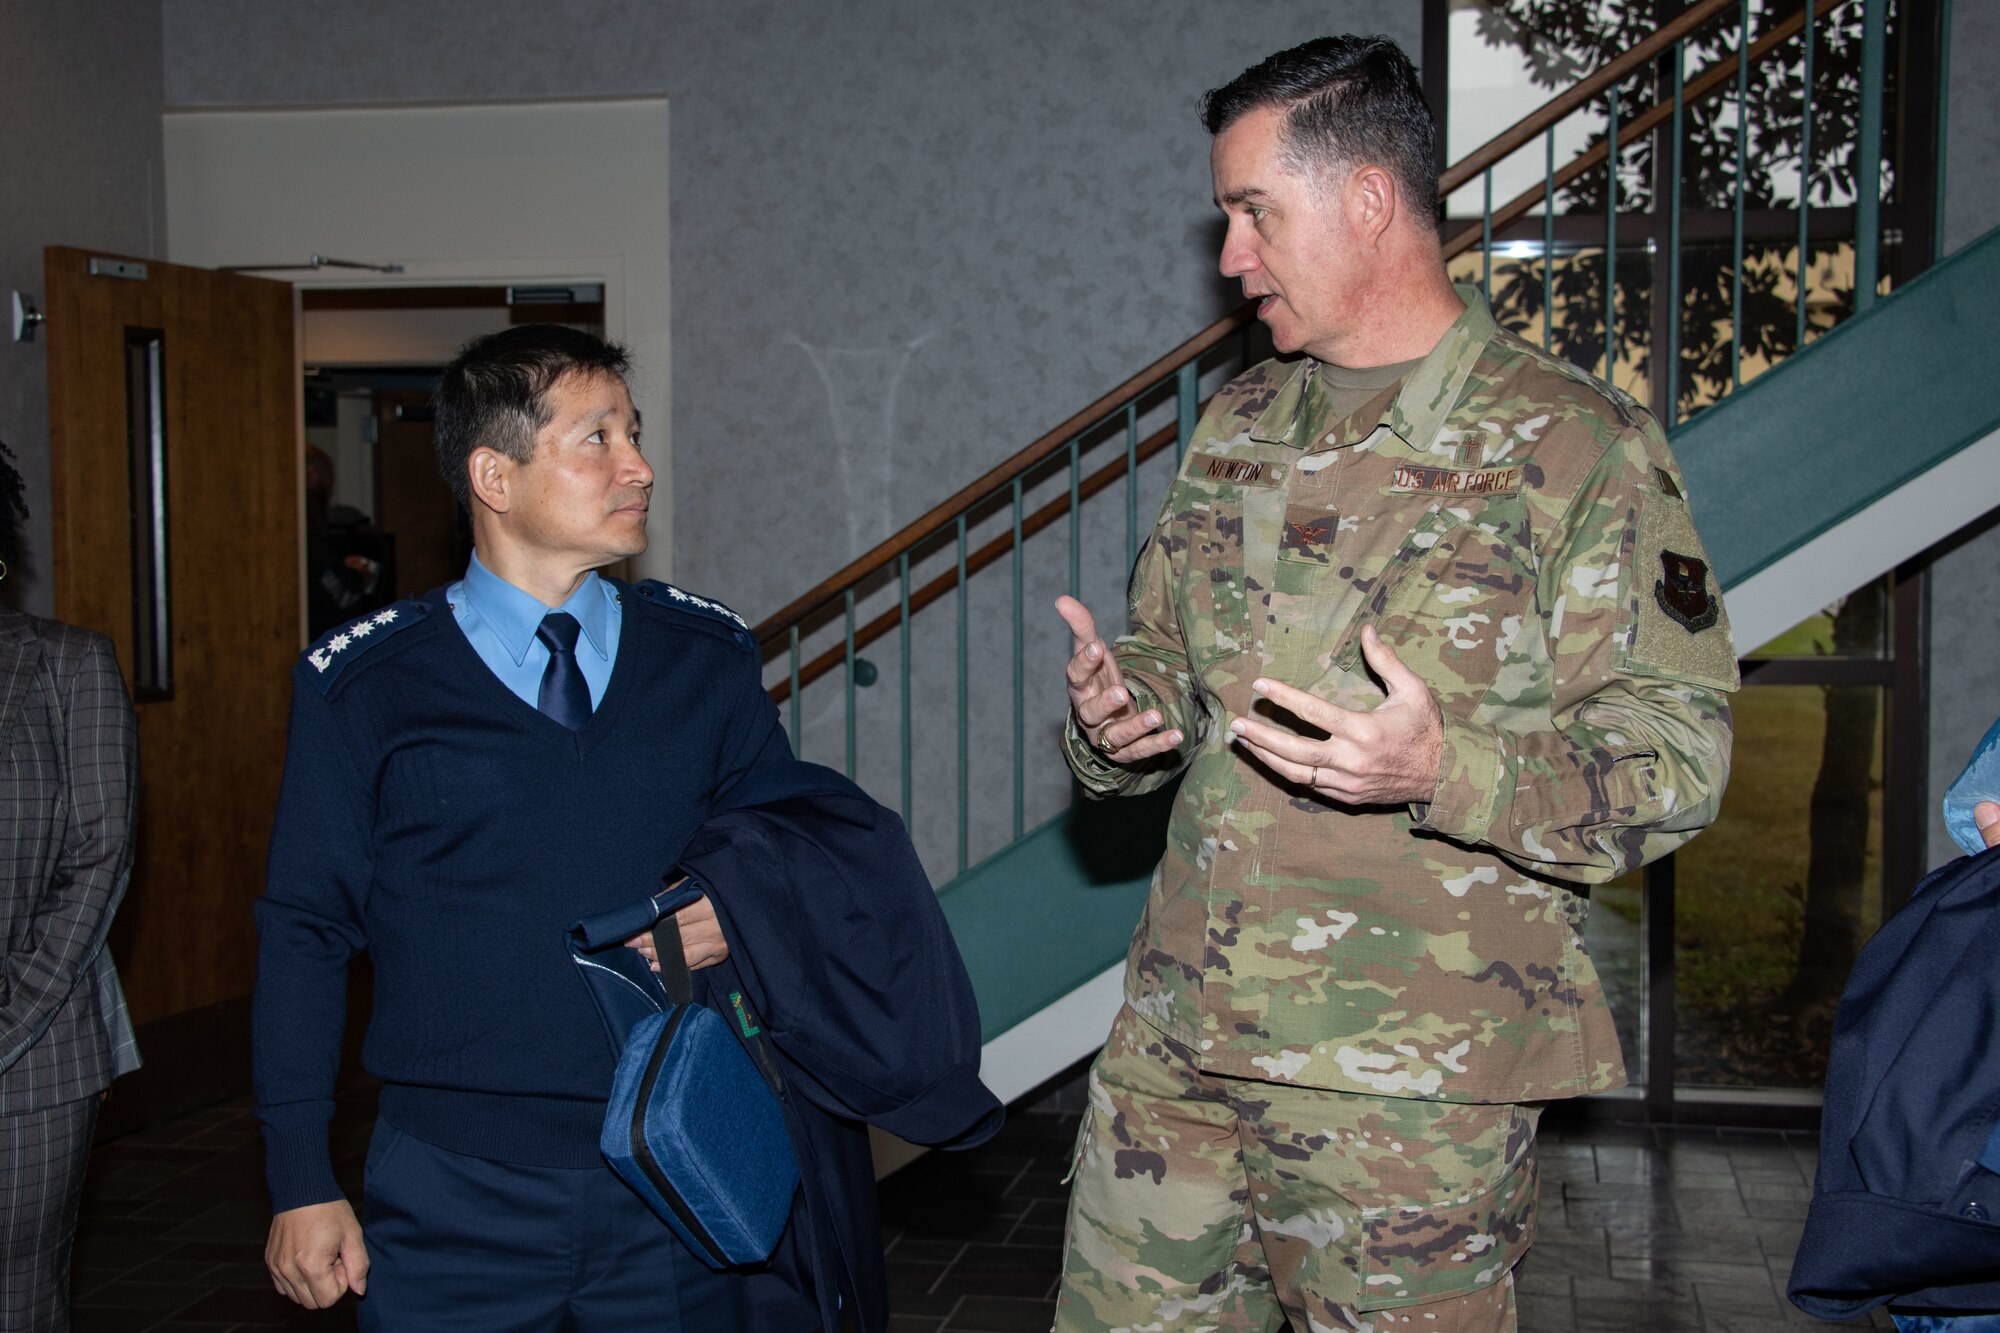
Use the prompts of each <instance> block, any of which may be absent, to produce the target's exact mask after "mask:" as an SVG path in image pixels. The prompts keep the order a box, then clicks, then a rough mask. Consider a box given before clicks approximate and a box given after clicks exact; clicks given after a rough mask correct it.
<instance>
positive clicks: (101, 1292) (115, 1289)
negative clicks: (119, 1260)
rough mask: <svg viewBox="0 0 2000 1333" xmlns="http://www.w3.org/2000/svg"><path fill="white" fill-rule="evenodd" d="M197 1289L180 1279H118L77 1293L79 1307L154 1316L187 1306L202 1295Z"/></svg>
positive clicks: (168, 1313) (162, 1316) (157, 1316)
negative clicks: (141, 1280) (144, 1280)
mask: <svg viewBox="0 0 2000 1333" xmlns="http://www.w3.org/2000/svg"><path fill="white" fill-rule="evenodd" d="M201 1295H202V1293H201V1291H200V1289H199V1288H196V1287H190V1286H187V1285H186V1284H184V1283H179V1282H133V1281H130V1280H127V1279H123V1278H120V1279H118V1280H116V1281H112V1282H107V1283H105V1284H103V1285H102V1286H100V1287H98V1288H96V1289H95V1290H93V1291H91V1292H90V1293H89V1294H87V1295H83V1296H76V1297H75V1298H74V1299H75V1303H76V1305H77V1306H78V1307H79V1308H82V1307H85V1306H88V1307H90V1308H91V1309H94V1310H151V1311H152V1312H153V1314H154V1317H155V1318H164V1317H165V1316H167V1315H170V1314H174V1313H177V1312H178V1311H181V1310H184V1309H186V1308H187V1307H188V1306H190V1305H192V1304H194V1303H195V1301H197V1300H199V1299H200V1298H201Z"/></svg>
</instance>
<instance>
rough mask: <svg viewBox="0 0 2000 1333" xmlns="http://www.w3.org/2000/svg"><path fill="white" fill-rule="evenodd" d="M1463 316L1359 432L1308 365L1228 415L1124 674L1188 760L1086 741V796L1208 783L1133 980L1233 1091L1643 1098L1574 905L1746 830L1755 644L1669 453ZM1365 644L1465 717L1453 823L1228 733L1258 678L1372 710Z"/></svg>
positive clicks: (1450, 782)
mask: <svg viewBox="0 0 2000 1333" xmlns="http://www.w3.org/2000/svg"><path fill="white" fill-rule="evenodd" d="M1461 291H1462V293H1463V294H1465V295H1466V296H1467V297H1468V308H1467V310H1466V312H1465V313H1464V314H1463V315H1462V316H1461V317H1460V318H1459V320H1458V321H1457V322H1456V323H1455V324H1454V325H1453V326H1452V328H1451V330H1450V332H1449V333H1447V334H1446V336H1445V337H1444V339H1443V341H1442V342H1441V343H1440V344H1439V345H1438V346H1437V347H1436V348H1435V349H1434V350H1433V351H1432V352H1431V353H1430V355H1429V356H1428V357H1427V358H1426V359H1425V360H1424V361H1423V362H1422V363H1421V364H1420V365H1419V366H1418V367H1417V368H1416V369H1415V370H1414V371H1412V372H1411V373H1410V375H1409V376H1408V377H1406V378H1405V379H1404V380H1403V381H1402V382H1401V383H1400V384H1399V385H1396V386H1392V387H1391V388H1389V389H1385V390H1384V391H1383V392H1382V394H1381V395H1380V397H1379V398H1378V399H1377V400H1376V401H1374V402H1372V403H1370V404H1369V405H1368V406H1366V407H1364V408H1362V409H1361V410H1360V411H1358V412H1356V413H1355V414H1354V415H1353V416H1351V417H1349V418H1347V419H1346V420H1343V421H1329V420H1326V419H1325V412H1324V410H1323V409H1322V408H1321V407H1320V404H1321V403H1322V402H1323V399H1322V398H1321V395H1320V393H1319V392H1318V390H1317V389H1316V387H1315V383H1314V381H1315V363H1314V362H1313V361H1312V360H1310V359H1309V358H1308V359H1302V360H1300V361H1298V362H1296V363H1292V364H1286V363H1282V362H1277V361H1267V362H1264V363H1263V364H1261V365H1258V366H1256V367H1254V368H1252V369H1251V370H1249V371H1248V372H1246V373H1245V374H1243V375H1241V376H1239V377H1238V378H1237V379H1236V380H1235V381H1233V382H1232V383H1230V384H1229V385H1228V386H1226V387H1225V388H1224V389H1222V390H1221V392H1219V393H1218V394H1217V395H1216V397H1215V399H1214V401H1213V403H1212V404H1211V405H1210V407H1209V410H1208V413H1207V415H1206V416H1205V417H1204V418H1203V420H1202V422H1201V425H1200V427H1199V428H1198V430H1197V432H1196V434H1195V437H1194V439H1193V440H1192V442H1191V443H1190V447H1189V450H1188V453H1187V458H1186V461H1185V463H1184V465H1183V466H1182V468H1181V472H1180V475H1179V477H1178V478H1177V479H1176V481H1175V483H1174V486H1173V489H1172V491H1171V492H1170V494H1169V495H1168V497H1167V501H1166V504H1165V506H1164V507H1163V508H1162V510H1161V513H1160V518H1159V523H1158V525H1157V527H1156V528H1155V529H1154V531H1153V533H1152V535H1151V537H1150V538H1149V540H1148V541H1147V543H1146V545H1145V546H1144V548H1143V549H1142V551H1141V553H1140V556H1139V560H1138V564H1137V566H1136V568H1135V569H1134V571H1133V578H1132V584H1131V589H1130V603H1131V605H1130V611H1131V616H1132V629H1131V633H1129V634H1128V635H1126V636H1125V637H1123V638H1120V639H1119V640H1118V641H1117V644H1116V646H1115V649H1114V652H1115V655H1116V658H1117V661H1118V663H1119V666H1120V667H1121V669H1122V670H1123V671H1124V673H1125V679H1126V681H1127V682H1128V683H1129V684H1130V685H1131V686H1132V688H1133V693H1134V696H1135V699H1136V701H1137V702H1138V703H1139V704H1140V705H1141V706H1152V707H1157V708H1158V709H1159V710H1160V712H1161V714H1162V716H1163V717H1164V718H1165V723H1166V726H1168V727H1177V728H1180V729H1181V730H1182V732H1183V733H1184V734H1185V736H1186V738H1187V739H1186V740H1185V741H1184V742H1183V744H1182V746H1181V747H1180V748H1179V749H1178V750H1177V751H1176V752H1174V753H1173V754H1171V755H1163V756H1160V757H1159V758H1157V759H1155V760H1153V761H1151V762H1150V763H1143V762H1142V763H1140V764H1138V765H1134V766H1132V767H1129V768H1128V767H1123V766H1119V765H1115V764H1112V763H1111V762H1109V761H1108V760H1106V759H1105V758H1103V756H1101V755H1099V754H1097V753H1096V752H1095V751H1093V750H1092V749H1091V748H1090V747H1089V745H1088V744H1087V743H1086V742H1085V741H1084V739H1083V738H1082V736H1081V735H1079V734H1078V732H1077V729H1076V725H1075V722H1074V719H1072V721H1071V723H1070V725H1069V728H1068V730H1067V732H1066V735H1065V740H1064V749H1065V753H1066V755H1067V757H1068V760H1069V763H1070V766H1071V768H1072V769H1073V770H1074V771H1075V773H1076V775H1077V777H1078V778H1079V779H1080V780H1081V781H1082V783H1083V785H1084V787H1085V788H1086V789H1087V790H1088V791H1089V792H1091V793H1093V794H1095V795H1100V796H1102V795H1112V794H1118V793H1132V792H1142V791H1147V790H1151V789H1154V788H1157V787H1160V786H1163V785H1165V784H1167V783H1169V782H1171V781H1172V780H1173V779H1174V778H1175V777H1176V776H1178V775H1179V774H1181V773H1182V772H1183V771H1185V773H1186V779H1185V781H1184V782H1183V783H1182V785H1181V788H1180V793H1179V796H1178V799H1177V801H1176V803H1175V806H1174V811H1173V816H1172V821H1171V823H1170V825H1169V829H1168V834H1167V848H1166V853H1165V855H1164V856H1163V857H1162V859H1161V861H1160V864H1159V867H1158V868H1157V869H1156V871H1155V872H1154V877H1153V885H1152V889H1151V892H1150V895H1149V897H1148V900H1147V904H1146V911H1145V915H1144V916H1143V918H1142V919H1141V920H1140V923H1139V926H1138V929H1137V931H1136V933H1135V934H1134V936H1133V940H1132V947H1131V953H1130V957H1129V960H1128V966H1127V970H1126V981H1125V987H1126V999H1127V1000H1128V1001H1129V1002H1130V1003H1131V1004H1132V1006H1133V1007H1134V1008H1135V1009H1136V1010H1137V1012H1138V1013H1139V1014H1141V1015H1142V1016H1143V1017H1145V1018H1147V1019H1148V1020H1150V1021H1151V1022H1152V1023H1153V1024H1154V1025H1155V1026H1157V1027H1158V1028H1159V1029H1160V1030H1161V1031H1163V1032H1164V1033H1165V1034H1166V1035H1167V1036H1169V1037H1172V1038H1174V1039H1175V1040H1177V1041H1179V1042H1181V1043H1183V1044H1185V1045H1186V1046H1188V1047H1189V1048H1190V1049H1191V1050H1193V1051H1195V1052H1196V1053H1197V1057H1198V1058H1199V1059H1200V1060H1201V1061H1202V1062H1203V1067H1204V1068H1205V1069H1206V1070H1207V1071H1208V1072H1210V1073H1215V1074H1222V1075H1230V1076H1238V1077H1244V1078H1253V1079H1267V1080H1272V1079H1283V1080H1287V1081H1290V1082H1293V1083H1297V1084H1301V1085H1305V1086H1311V1087H1320V1088H1330V1089H1335V1090H1339V1091H1344V1092H1355V1093H1363V1094H1373V1095H1378V1096H1380V1095H1388V1096H1412V1097H1436V1098H1441V1099H1445V1100H1451V1101H1480V1102H1514V1101H1530V1100H1539V1099H1543V1098H1551V1097H1566V1096H1574V1095H1577V1094H1581V1093H1585V1092H1595V1091H1599V1090H1602V1089H1606V1088H1613V1087H1617V1086H1619V1085H1621V1084H1622V1083H1623V1082H1624V1081H1625V1071H1624V1064H1623V1061H1622V1059H1621V1057H1620V1053H1619V1048H1618V1038H1617V1034H1616V1032H1615V1031H1614V1029H1613V1027H1612V1022H1611V1015H1610V1011H1609V1008H1608V1007H1607V1005H1606V1002H1605V998H1604V992H1603V988H1602V986H1601V984H1600V983H1599V980H1598V977H1597V972H1596V969H1595V968H1594V967H1593V965H1592V963H1591V960H1590V958H1589V956H1588V954H1587V953H1586V952H1585V949H1584V945H1583V939H1582V931H1583V924H1584V917H1585V914H1586V912H1587V910H1588V907H1589V903H1588V901H1587V900H1586V899H1585V898H1583V897H1582V896H1580V895H1579V894H1577V893H1576V892H1575V891H1573V890H1572V889H1571V888H1570V887H1569V886H1568V883H1566V882H1565V881H1568V882H1581V883H1602V882H1604V881H1606V880H1610V879H1613V878H1615V877H1617V876H1618V875H1620V874H1622V873H1623V872H1625V871H1627V870H1630V869H1632V868H1633V867H1635V866H1638V865H1640V864H1641V863H1643V862H1645V861H1647V860H1649V859H1652V858H1654V857H1657V856H1659V855H1661V854H1663V853H1665V852H1667V851H1670V850H1671V849H1673V848H1674V847H1677V846H1679V845H1680V844H1681V843H1682V842H1684V841H1686V840H1687V839H1688V838H1690V837H1692V836H1693V835H1694V834H1695V833H1696V832H1698V831H1699V830H1700V829H1702V828H1703V827H1705V826H1706V825H1707V824H1709V823H1710V822H1711V821H1712V820H1713V819H1714V818H1715V813H1716V810H1717V808H1718V806H1719V805H1720V803H1721V799H1722V789H1723V784H1724V782H1725V780H1726V778H1727V775H1728V767H1729V745H1730V716H1729V707H1728V703H1727V700H1726V698H1725V695H1726V693H1727V692H1728V691H1730V690H1733V689H1735V688H1736V685H1737V676H1736V661H1735V652H1734V649H1733V648H1732V646H1731V643H1730V638H1729V627H1728V622H1727V621H1726V620H1725V619H1723V618H1722V617H1721V603H1720V598H1719V596H1718V594H1717V590H1716V586H1715V581H1714V576H1713V575H1712V573H1710V572H1709V570H1708V567H1707V560H1706V556H1705V555H1704V553H1703V551H1702V548H1701V545H1700V541H1699V538H1698V537H1697V536H1696V535H1695V530H1694V526H1693V523H1692V521H1691V519H1690V518H1689V515H1688V508H1687V504H1686V501H1685V499H1684V497H1683V493H1682V485H1681V481H1680V475H1679V472H1678V470H1677V468H1676V466H1675V463H1674V459H1673V455H1672V453H1671V452H1670V451H1669V449H1668V447H1667V443H1666V440H1665V437H1664V436H1663V435H1662V434H1661V432H1660V429H1659V427H1658V425H1657V424H1656V423H1655V422H1654V421H1653V420H1652V418H1651V417H1650V416H1648V415H1647V414H1646V412H1645V411H1644V410H1643V409H1642V408H1640V407H1639V406H1638V405H1637V404H1636V403H1634V402H1633V401H1632V399H1631V398H1629V397H1628V396H1627V395H1625V394H1623V393H1621V392H1619V391H1617V390H1615V389H1610V388H1608V387H1607V386H1605V385H1604V384H1602V383H1600V382H1598V381H1597V380H1594V379H1591V378H1589V377H1588V376H1586V375H1584V374H1582V373H1580V372H1579V371H1576V370H1574V369H1572V368H1571V367H1569V366H1567V365H1565V364H1563V363H1561V362H1559V361H1556V360H1555V359H1553V358H1551V357H1549V356H1547V355H1545V354H1544V353H1543V352H1542V351H1540V350H1539V349H1537V348H1535V347H1532V346H1530V345H1529V344H1527V343H1526V342H1524V341H1522V340H1521V339H1519V338H1517V337H1515V336H1514V335H1512V334H1510V333H1507V332H1505V331H1502V330H1500V329H1498V328H1497V327H1496V326H1495V324H1494V321H1493V318H1492V316H1491V315H1490V314H1489V313H1488V311H1487V309H1486V306H1485V304H1484V302H1483V301H1482V300H1481V299H1480V298H1479V296H1478V294H1477V293H1476V291H1472V290H1471V289H1461ZM1369 622H1373V623H1374V624H1375V625H1376V627H1377V628H1378V630H1379V631H1380V633H1381V635H1382V638H1383V640H1384V641H1385V642H1386V643H1387V644H1388V645H1389V646H1390V647H1391V648H1393V649H1394V650H1395V651H1396V653H1397V654H1398V656H1399V657H1400V658H1401V659H1402V661H1403V662H1404V663H1405V664H1406V665H1408V666H1409V667H1411V668H1412V669H1413V670H1414V671H1415V672H1416V673H1417V674H1418V675H1419V676H1421V677H1422V678H1423V679H1424V680H1425V681H1426V682H1427V683H1428V684H1429V685H1430V687H1431V689H1432V691H1433V693H1434V694H1435V696H1436V698H1437V700H1438V703H1439V706H1440V708H1441V710H1442V712H1443V716H1444V741H1443V753H1442V762H1441V766H1440V774H1439V779H1438V785H1437V790H1436V793H1435V794H1434V795H1433V796H1432V798H1431V799H1430V800H1429V801H1428V802H1423V803H1419V804H1415V805H1412V806H1408V807H1402V806H1398V807H1388V808H1383V807H1371V808H1355V807H1349V806H1343V805H1341V804H1338V803H1337V802H1334V801H1332V800H1331V799H1330V798H1325V797H1322V796H1319V795H1317V794H1315V793H1312V792H1310V791H1308V790H1306V789H1304V788H1300V787H1295V786H1292V785H1290V784H1289V783H1286V782H1284V781H1282V780H1280V779H1278V778H1277V777H1275V775H1273V774H1271V773H1270V772H1269V771H1268V770H1266V769H1264V768H1263V767H1262V766H1260V765H1258V764H1257V763H1256V762H1255V761H1254V760H1252V759H1250V758H1249V757H1247V756H1246V755H1244V754H1243V753H1241V752H1240V751H1239V750H1238V749H1237V747H1236V746H1234V745H1233V744H1231V742H1230V739H1229V732H1228V725H1227V724H1228V721H1229V719H1230V718H1231V717H1232V716H1236V715H1239V714H1242V713H1245V712H1247V711H1249V710H1250V709H1252V708H1253V707H1256V706H1258V704H1259V701H1258V698H1257V696H1256V695H1254V694H1253V693H1252V692H1251V689H1250V685H1251V682H1252V681H1253V680H1254V679H1256V678H1257V677H1258V676H1260V675H1264V676H1270V677H1274V678H1276V679H1279V680H1283V681H1285V682H1287V683H1289V684H1292V685H1295V686H1297V687H1299V688H1301V689H1304V690H1307V691H1309V692H1311V693H1312V694H1314V695H1316V696H1318V697H1319V698H1322V699H1325V700H1328V701H1330V702H1332V703H1335V704H1337V705H1339V706H1341V707H1343V708H1349V709H1370V708H1373V707H1374V706H1375V705H1377V704H1379V703H1380V702H1381V700H1382V698H1383V693H1382V690H1381V688H1380V687H1379V686H1378V685H1377V684H1376V683H1375V680H1374V678H1373V677H1372V675H1371V674H1370V673H1369V671H1368V669H1367V666H1366V664H1365V663H1364V662H1363V661H1362V660H1361V652H1360V641H1359V634H1360V630H1361V627H1362V625H1363V624H1365V623H1369ZM1270 707H1271V706H1270V705H1269V704H1263V705H1262V709H1263V710H1265V715H1266V716H1277V717H1279V718H1280V720H1283V719H1284V718H1286V717H1288V716H1289V715H1286V714H1281V713H1280V714H1272V713H1270V712H1269V710H1270Z"/></svg>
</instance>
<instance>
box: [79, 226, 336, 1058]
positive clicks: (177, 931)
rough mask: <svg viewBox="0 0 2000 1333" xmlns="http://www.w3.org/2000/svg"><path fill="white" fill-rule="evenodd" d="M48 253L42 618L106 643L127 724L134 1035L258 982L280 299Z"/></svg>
mask: <svg viewBox="0 0 2000 1333" xmlns="http://www.w3.org/2000/svg"><path fill="white" fill-rule="evenodd" d="M44 261H45V273H46V281H47V287H46V292H47V307H48V324H47V331H48V346H49V444H50V453H51V457H50V471H51V492H52V500H53V505H52V510H53V513H52V517H53V520H54V529H55V531H54V539H55V542H54V548H55V549H54V569H53V571H52V572H53V576H54V584H55V613H56V616H57V617H58V618H59V619H62V620H67V621H70V622H72V623H74V624H78V625H86V626H88V627H90V628H91V629H95V630H99V631H101V632H103V633H105V634H107V635H109V636H110V637H111V639H112V641H113V642H114V643H115V644H116V645H117V647H118V660H119V662H120V664H121V665H122V666H123V667H124V669H125V673H126V682H127V684H128V686H130V688H131V690H132V695H133V701H134V705H135V707H136V709H137V711H138V715H139V747H140V748H139V771H140V799H139V845H138V860H137V864H136V865H135V867H134V869H133V875H132V887H131V890H130V892H129V893H128V894H127V896H126V898H125V903H124V906H123V907H122V908H120V909H119V913H118V918H117V921H116V923H115V925H114V926H113V929H112V934H111V948H112V953H113V956H114V957H115V958H116V959H117V960H118V967H119V971H120V973H121V974H122V975H123V977H124V981H125V987H126V993H127V997H128V999H129V1000H130V1003H131V1007H132V1017H133V1019H134V1020H135V1021H136V1022H141V1023H144V1022H148V1021H151V1020H155V1019H160V1018H165V1017H168V1016H171V1015H176V1014H182V1013H187V1012H189V1011H191V1010H195V1009H199V1008H202V1007H204V1006H208V1005H212V1004H216V1003H218V1002H221V1001H225V1000H231V999H236V998H238V997H241V996H244V995H247V994H248V993H249V991H250V989H251V986H252V983H253V981H254V980H255V960H256V937H255V931H254V928H253V925H252V922H251V903H252V902H253V901H254V900H255V899H256V897H257V895H258V894H259V892H260V891H261V890H262V885H263V867H264V852H265V844H266V842H267V840H268V839H269V837H270V831H271V817H272V812H273V810H274V808H275V806H276V802H277V792H278V779H279V775H280V772H281V770H282V767H283V764H284V757H285V717H286V710H287V708H288V706H289V701H290V685H289V679H288V674H287V673H288V672H289V671H290V669H291V664H292V662H293V661H294V660H295V659H296V658H297V655H298V652H299V649H300V647H301V646H302V645H301V638H302V636H303V614H302V611H301V584H300V572H299V571H300V564H301V540H302V538H301V532H302V527H303V516H302V500H301V494H302V493H301V478H300V459H301V446H300V423H301V420H302V416H301V404H300V397H299V395H300V392H301V390H300V383H301V381H300V376H299V368H298V364H297V359H296V353H295V350H294V329H295V323H296V319H295V314H294V308H295V307H294V298H293V292H292V288H291V286H290V285H289V284H287V283H282V282H270V281H266V280H264V279H261V278H247V277H242V276H240V275H237V274H231V273H215V272H210V271H209V270H207V269H197V268H187V267H183V266H180V265H175V264H163V263H159V262H157V261H155V260H144V261H136V260H123V259H120V258H119V257H117V256H109V255H104V254H100V253H97V252H93V251H86V250H72V249H67V248H62V247H50V248H49V249H48V250H47V251H46V252H45V255H44Z"/></svg>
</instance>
